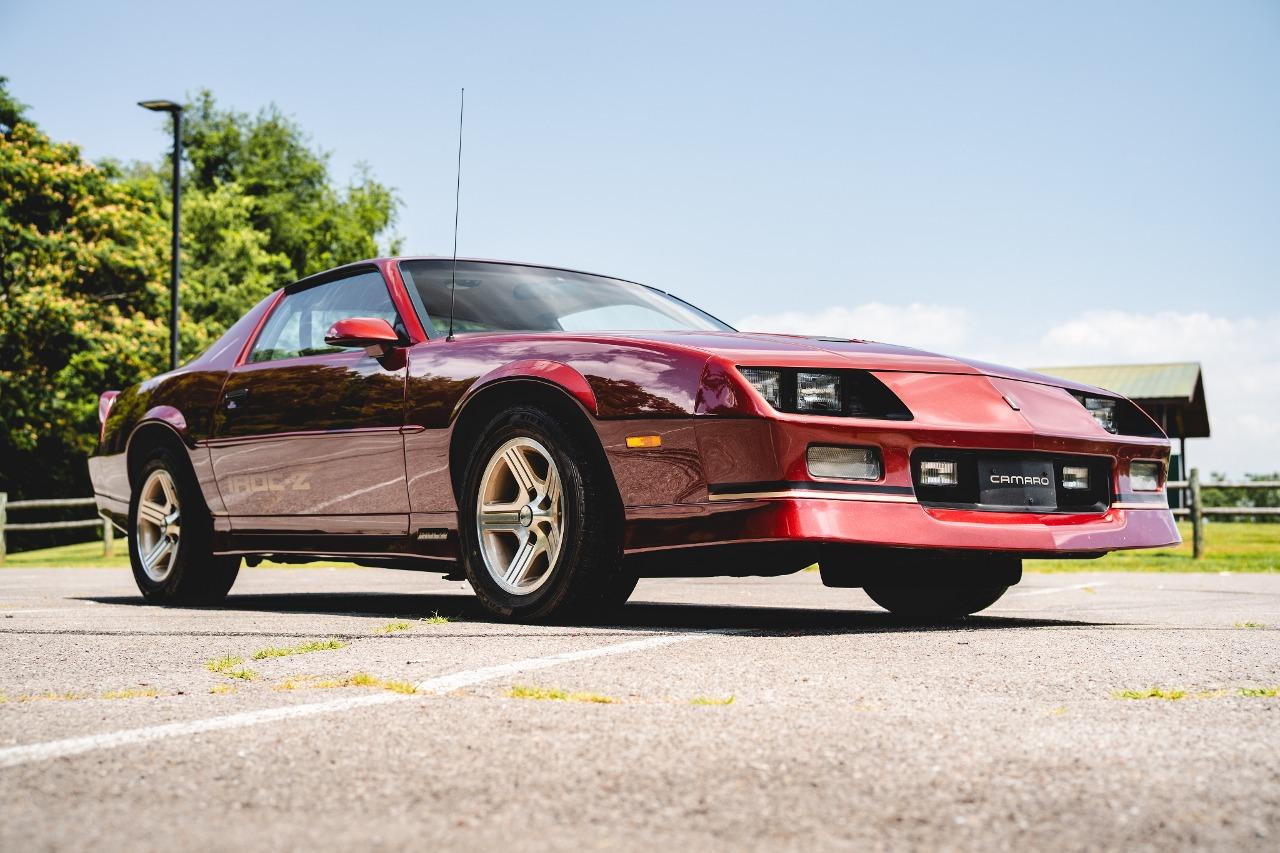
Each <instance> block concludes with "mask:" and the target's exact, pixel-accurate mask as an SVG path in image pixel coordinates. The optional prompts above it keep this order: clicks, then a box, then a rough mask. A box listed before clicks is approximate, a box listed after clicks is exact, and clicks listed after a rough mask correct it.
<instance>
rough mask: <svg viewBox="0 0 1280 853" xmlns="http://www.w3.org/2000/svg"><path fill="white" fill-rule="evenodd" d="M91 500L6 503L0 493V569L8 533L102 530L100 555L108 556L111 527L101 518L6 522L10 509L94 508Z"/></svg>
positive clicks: (111, 540)
mask: <svg viewBox="0 0 1280 853" xmlns="http://www.w3.org/2000/svg"><path fill="white" fill-rule="evenodd" d="M96 505H97V501H95V500H94V499H93V498H41V499H38V500H31V501H12V502H11V501H10V500H9V495H8V493H6V492H0V566H2V565H4V557H5V551H6V550H7V549H6V545H5V534H6V533H8V532H9V531H10V530H72V529H75V528H78V527H101V528H102V556H104V557H110V556H111V551H112V549H113V547H114V539H115V528H114V527H113V526H112V524H111V522H110V521H108V520H107V519H105V518H103V517H102V516H98V517H97V518H79V519H75V520H72V521H36V522H27V523H23V524H13V523H11V522H10V521H9V513H10V512H13V511H14V510H27V509H64V508H66V507H78V506H96Z"/></svg>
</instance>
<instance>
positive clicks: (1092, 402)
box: [1071, 394, 1118, 433]
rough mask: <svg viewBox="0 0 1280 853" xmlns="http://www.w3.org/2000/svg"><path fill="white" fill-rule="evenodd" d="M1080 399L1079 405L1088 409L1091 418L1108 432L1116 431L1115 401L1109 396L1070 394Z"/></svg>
mask: <svg viewBox="0 0 1280 853" xmlns="http://www.w3.org/2000/svg"><path fill="white" fill-rule="evenodd" d="M1071 396H1072V397H1075V398H1076V399H1077V400H1079V401H1080V405H1082V406H1084V407H1085V408H1086V409H1088V410H1089V414H1091V415H1093V419H1094V420H1095V421H1097V422H1098V426H1100V427H1102V428H1103V429H1105V430H1106V431H1107V432H1109V433H1115V432H1117V431H1118V427H1116V401H1115V400H1112V399H1111V398H1109V397H1090V396H1089V395H1087V394H1072V395H1071Z"/></svg>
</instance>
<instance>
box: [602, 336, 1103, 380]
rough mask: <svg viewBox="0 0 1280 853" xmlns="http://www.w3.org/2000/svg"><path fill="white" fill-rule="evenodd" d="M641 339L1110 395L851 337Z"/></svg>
mask: <svg viewBox="0 0 1280 853" xmlns="http://www.w3.org/2000/svg"><path fill="white" fill-rule="evenodd" d="M618 337H626V338H630V339H636V338H640V337H641V336H639V335H635V334H628V335H619V336H618ZM642 337H643V340H645V341H651V342H654V343H660V344H661V343H665V344H670V345H674V346H680V347H690V348H694V349H698V350H701V351H704V352H707V353H708V354H711V355H718V356H721V357H723V358H725V359H727V360H729V361H732V362H733V363H734V364H741V365H757V366H761V367H764V366H769V367H827V368H833V369H840V368H857V369H861V370H871V371H877V372H884V371H896V372H907V373H949V374H960V375H970V376H988V377H993V378H998V379H1011V380H1014V381H1017V382H1034V383H1037V384H1040V385H1050V386H1053V387H1055V388H1067V389H1070V390H1074V391H1081V392H1085V393H1095V394H1096V393H1104V394H1105V393H1110V392H1106V391H1103V390H1102V389H1100V388H1096V387H1094V386H1092V385H1085V384H1082V383H1079V382H1071V381H1068V380H1066V379H1059V378H1057V377H1054V376H1046V375H1044V374H1042V373H1033V372H1031V371H1029V370H1019V369H1017V368H1014V367H1004V366H1001V365H998V364H990V363H988V362H983V361H977V360H974V359H965V358H956V357H953V356H947V355H939V354H938V353H932V352H927V351H925V350H918V349H912V348H911V347H902V346H895V345H893V344H882V343H877V342H874V341H861V340H854V339H850V338H836V337H821V336H803V335H778V334H766V333H756V332H646V333H644V335H643V336H642Z"/></svg>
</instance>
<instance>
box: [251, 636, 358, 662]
mask: <svg viewBox="0 0 1280 853" xmlns="http://www.w3.org/2000/svg"><path fill="white" fill-rule="evenodd" d="M345 645H346V643H344V642H342V641H341V640H317V641H316V642H314V643H302V644H301V645H297V646H285V647H275V646H270V647H268V648H265V649H258V651H256V652H254V653H253V659H254V660H266V659H267V658H287V657H289V656H290V655H305V654H309V653H310V652H327V651H330V650H332V649H340V648H342V647H343V646H345Z"/></svg>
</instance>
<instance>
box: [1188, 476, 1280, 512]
mask: <svg viewBox="0 0 1280 853" xmlns="http://www.w3.org/2000/svg"><path fill="white" fill-rule="evenodd" d="M1244 478H1245V480H1247V481H1250V482H1280V471H1272V472H1270V473H1267V474H1245V475H1244ZM1225 482H1228V480H1227V475H1226V474H1219V473H1214V474H1213V475H1212V476H1211V477H1210V482H1209V483H1207V484H1205V485H1204V487H1203V488H1202V490H1201V492H1200V494H1201V496H1202V497H1203V499H1204V505H1205V506H1234V507H1264V506H1280V488H1254V489H1239V488H1235V489H1233V488H1226V487H1224V486H1215V485H1213V484H1214V483H1225ZM1238 520H1240V521H1262V522H1277V521H1280V518H1277V517H1276V516H1274V515H1268V516H1256V517H1250V516H1241V517H1240V518H1239V519H1238Z"/></svg>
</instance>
